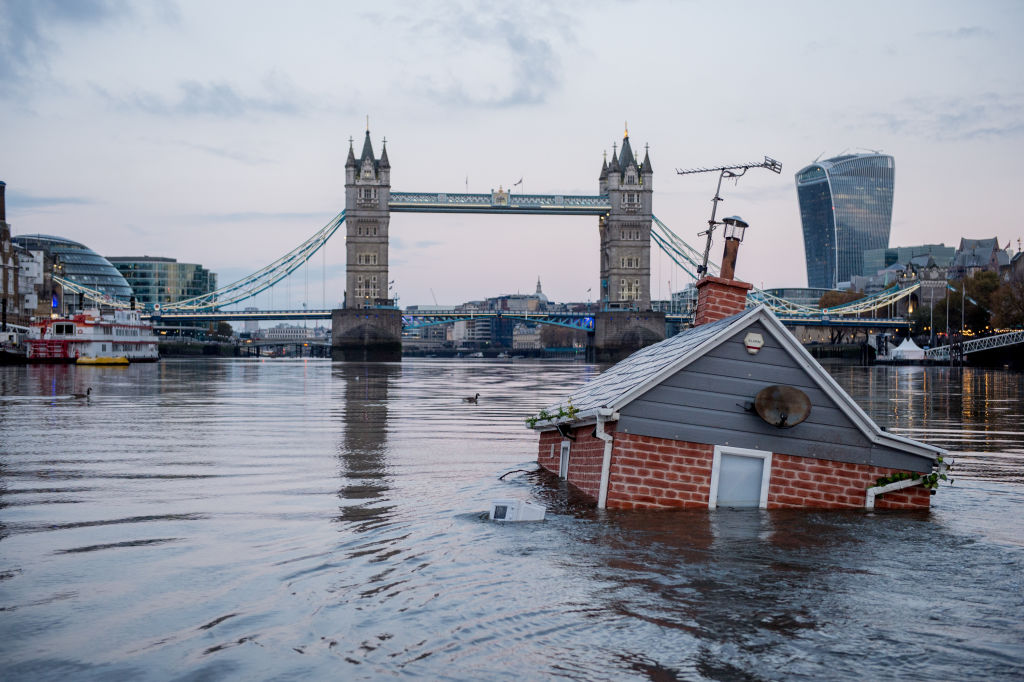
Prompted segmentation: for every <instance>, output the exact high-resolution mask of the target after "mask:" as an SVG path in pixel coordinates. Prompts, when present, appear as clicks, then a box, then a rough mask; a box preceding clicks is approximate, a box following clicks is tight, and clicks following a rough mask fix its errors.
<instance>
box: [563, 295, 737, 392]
mask: <svg viewBox="0 0 1024 682" xmlns="http://www.w3.org/2000/svg"><path fill="white" fill-rule="evenodd" d="M750 313H751V311H749V310H748V311H746V312H744V313H739V314H736V315H732V316H730V317H726V318H723V319H721V320H718V321H716V322H710V323H708V324H702V325H700V326H698V327H692V328H690V329H687V330H686V331H683V332H681V333H679V334H676V335H675V336H672V337H670V338H667V339H665V340H664V341H662V342H660V343H656V344H654V345H652V346H647V347H646V348H643V349H641V350H638V351H637V352H635V353H633V354H632V355H630V356H629V357H628V358H626V359H625V360H622V361H621V362H619V363H618V364H616V365H614V366H612V367H610V368H608V369H607V370H605V371H604V373H602V374H601V375H600V376H598V377H597V378H596V379H594V380H593V381H590V382H589V383H586V384H583V386H581V387H580V388H578V389H576V390H575V391H574V392H573V393H572V394H570V395H569V396H568V398H566V400H565V401H563V402H562V403H559V404H561V405H565V404H566V403H567V402H568V401H569V400H571V401H572V404H573V406H574V407H575V408H577V409H578V410H579V411H580V412H589V411H591V410H596V409H599V408H602V407H609V408H617V407H619V403H620V402H621V401H622V398H624V397H625V396H626V395H627V394H628V393H629V392H630V391H632V390H633V389H634V388H636V387H637V386H640V385H643V384H646V383H647V382H648V381H650V380H651V379H652V378H653V377H655V376H657V375H658V374H660V373H661V372H662V371H663V370H665V369H666V368H667V367H668V366H670V365H672V364H673V363H674V362H676V361H677V360H679V358H680V357H682V356H684V355H686V354H687V353H689V352H691V351H694V350H696V349H698V348H700V347H701V346H702V345H704V344H705V343H707V342H708V341H710V340H711V339H713V338H715V336H717V334H718V333H719V332H720V331H722V330H724V329H725V328H726V327H728V326H729V325H730V324H731V323H733V322H735V321H736V320H737V319H738V318H740V317H742V316H744V315H749V314H750ZM548 411H549V412H557V411H558V405H553V406H551V408H549V409H548Z"/></svg>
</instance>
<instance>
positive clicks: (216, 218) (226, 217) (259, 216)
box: [193, 211, 325, 223]
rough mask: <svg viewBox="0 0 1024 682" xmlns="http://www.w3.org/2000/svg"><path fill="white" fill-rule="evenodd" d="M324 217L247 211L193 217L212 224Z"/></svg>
mask: <svg viewBox="0 0 1024 682" xmlns="http://www.w3.org/2000/svg"><path fill="white" fill-rule="evenodd" d="M324 215H325V214H324V213H305V212H297V213H287V212H284V213H274V212H263V211H247V212H239V213H207V214H202V215H198V216H193V217H194V218H197V219H200V220H208V221H210V222H220V223H244V222H254V221H261V220H301V221H304V222H305V221H310V220H313V221H316V220H323V219H324Z"/></svg>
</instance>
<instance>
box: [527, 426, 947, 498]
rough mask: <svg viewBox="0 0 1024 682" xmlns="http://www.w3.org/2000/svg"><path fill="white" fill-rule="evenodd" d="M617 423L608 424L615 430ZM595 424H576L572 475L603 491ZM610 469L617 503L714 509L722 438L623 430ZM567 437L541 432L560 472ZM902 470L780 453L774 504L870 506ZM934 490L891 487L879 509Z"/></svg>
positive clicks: (588, 488)
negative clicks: (710, 440)
mask: <svg viewBox="0 0 1024 682" xmlns="http://www.w3.org/2000/svg"><path fill="white" fill-rule="evenodd" d="M614 429H615V424H614V423H612V424H606V425H605V430H606V431H607V432H609V433H614ZM593 431H594V427H593V425H591V426H586V427H582V428H579V429H575V430H574V431H573V434H574V435H575V436H576V441H574V442H572V445H571V447H570V454H569V476H568V480H569V482H570V483H572V484H573V485H575V486H576V487H577V488H579V489H580V490H581V491H582V492H584V493H586V494H587V495H589V496H591V497H593V498H594V499H597V497H598V495H599V493H600V485H601V463H602V459H603V457H604V441H602V440H601V439H599V438H596V437H594V436H592V435H591V434H592V433H593ZM614 438H615V441H614V444H613V448H612V461H611V467H610V470H609V483H608V499H607V506H608V508H609V509H683V508H699V509H707V506H708V497H709V496H710V492H711V466H712V463H713V461H714V446H713V445H709V444H706V443H690V442H686V441H676V440H668V439H665V438H655V437H652V436H639V435H636V434H627V433H615V434H614ZM561 442H562V437H561V436H560V435H559V434H558V432H556V431H545V432H542V433H541V434H540V445H539V449H538V456H537V461H538V463H539V464H540V465H541V466H542V467H544V468H545V469H547V470H549V471H551V472H553V473H555V474H557V473H558V469H559V466H558V465H559V454H560V448H561ZM898 471H900V470H899V469H890V468H885V467H877V466H871V465H868V464H853V463H849V462H834V461H831V460H824V459H815V458H813V457H797V456H794V455H783V454H778V453H775V454H773V455H772V469H771V478H770V479H769V484H768V508H769V509H787V508H818V509H863V508H864V502H865V500H866V495H867V489H868V488H870V487H873V486H874V485H875V484H876V482H877V480H878V479H879V478H882V477H884V476H889V475H890V474H893V473H896V472H898ZM930 504H931V494H930V492H929V491H928V490H927V489H926V488H924V487H923V486H919V485H918V486H913V487H910V488H905V489H903V490H898V491H893V492H890V493H885V494H884V495H880V496H878V497H877V498H875V508H876V509H928V508H929V506H930Z"/></svg>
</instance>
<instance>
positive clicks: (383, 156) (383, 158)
mask: <svg viewBox="0 0 1024 682" xmlns="http://www.w3.org/2000/svg"><path fill="white" fill-rule="evenodd" d="M399 161H401V159H399ZM379 166H380V167H381V168H391V162H390V161H388V144H387V142H385V143H384V148H383V149H382V150H381V153H380V162H379Z"/></svg>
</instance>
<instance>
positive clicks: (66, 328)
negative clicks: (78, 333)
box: [53, 322, 75, 334]
mask: <svg viewBox="0 0 1024 682" xmlns="http://www.w3.org/2000/svg"><path fill="white" fill-rule="evenodd" d="M53 333H54V334H74V333H75V325H73V324H69V323H66V322H65V323H58V324H55V325H53Z"/></svg>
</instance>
